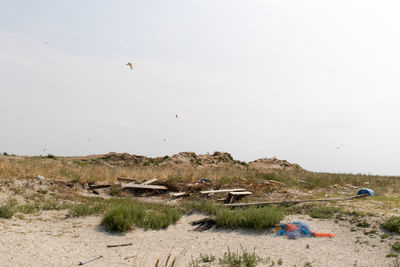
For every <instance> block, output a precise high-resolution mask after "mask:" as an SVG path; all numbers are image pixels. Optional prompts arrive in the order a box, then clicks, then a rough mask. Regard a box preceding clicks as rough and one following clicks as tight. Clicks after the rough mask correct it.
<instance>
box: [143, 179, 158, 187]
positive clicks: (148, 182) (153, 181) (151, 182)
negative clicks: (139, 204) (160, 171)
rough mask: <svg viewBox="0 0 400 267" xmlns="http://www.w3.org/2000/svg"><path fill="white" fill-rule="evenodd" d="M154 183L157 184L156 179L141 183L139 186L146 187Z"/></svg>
mask: <svg viewBox="0 0 400 267" xmlns="http://www.w3.org/2000/svg"><path fill="white" fill-rule="evenodd" d="M155 182H157V178H154V179H151V180H147V181H146V182H143V183H141V184H143V185H146V184H154V183H155Z"/></svg>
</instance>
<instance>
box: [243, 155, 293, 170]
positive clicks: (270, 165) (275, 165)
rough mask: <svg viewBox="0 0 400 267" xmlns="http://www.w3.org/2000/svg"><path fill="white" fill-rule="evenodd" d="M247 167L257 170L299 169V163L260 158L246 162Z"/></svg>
mask: <svg viewBox="0 0 400 267" xmlns="http://www.w3.org/2000/svg"><path fill="white" fill-rule="evenodd" d="M248 164H249V167H250V168H252V169H256V170H259V171H271V170H272V171H273V170H284V169H285V170H290V169H300V168H301V167H300V165H298V164H295V163H290V162H288V161H286V160H281V159H277V158H262V159H257V160H255V161H251V162H249V163H248Z"/></svg>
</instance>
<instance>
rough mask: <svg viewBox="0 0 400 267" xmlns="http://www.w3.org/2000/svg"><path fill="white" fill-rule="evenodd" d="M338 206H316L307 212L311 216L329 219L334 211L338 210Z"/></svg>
mask: <svg viewBox="0 0 400 267" xmlns="http://www.w3.org/2000/svg"><path fill="white" fill-rule="evenodd" d="M338 211H339V208H337V207H329V206H316V207H315V208H314V209H312V210H311V212H310V213H309V215H310V217H311V218H317V219H331V218H332V217H333V214H334V213H335V212H338Z"/></svg>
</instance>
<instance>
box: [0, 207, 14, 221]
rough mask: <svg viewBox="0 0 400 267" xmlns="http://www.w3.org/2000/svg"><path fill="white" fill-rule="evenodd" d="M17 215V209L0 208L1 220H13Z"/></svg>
mask: <svg viewBox="0 0 400 267" xmlns="http://www.w3.org/2000/svg"><path fill="white" fill-rule="evenodd" d="M14 213H15V209H14V208H13V207H12V206H11V205H4V206H0V218H6V219H8V218H11V217H12V216H13V215H14Z"/></svg>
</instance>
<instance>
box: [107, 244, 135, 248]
mask: <svg viewBox="0 0 400 267" xmlns="http://www.w3.org/2000/svg"><path fill="white" fill-rule="evenodd" d="M131 245H132V243H126V244H118V245H107V247H108V248H116V247H126V246H131Z"/></svg>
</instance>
